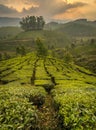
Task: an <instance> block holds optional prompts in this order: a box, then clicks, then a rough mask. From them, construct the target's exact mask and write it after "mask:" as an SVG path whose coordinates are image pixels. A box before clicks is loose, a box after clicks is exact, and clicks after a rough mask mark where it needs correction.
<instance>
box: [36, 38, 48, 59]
mask: <svg viewBox="0 0 96 130" xmlns="http://www.w3.org/2000/svg"><path fill="white" fill-rule="evenodd" d="M36 47H37V48H36V49H37V56H38V57H46V56H47V54H48V51H47V48H46V47H45V46H44V44H43V43H42V40H41V39H40V38H37V39H36Z"/></svg>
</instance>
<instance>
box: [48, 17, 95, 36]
mask: <svg viewBox="0 0 96 130" xmlns="http://www.w3.org/2000/svg"><path fill="white" fill-rule="evenodd" d="M46 29H49V30H56V31H60V32H62V33H65V34H67V35H69V36H73V37H85V36H90V37H93V36H96V21H87V19H78V20H75V21H71V22H68V23H65V24H56V23H53V22H51V23H48V24H47V25H46Z"/></svg>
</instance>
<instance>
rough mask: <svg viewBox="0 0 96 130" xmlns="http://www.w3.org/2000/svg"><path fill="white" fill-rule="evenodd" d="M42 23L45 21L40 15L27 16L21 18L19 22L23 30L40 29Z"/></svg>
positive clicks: (42, 25)
mask: <svg viewBox="0 0 96 130" xmlns="http://www.w3.org/2000/svg"><path fill="white" fill-rule="evenodd" d="M44 24H45V21H44V19H43V17H42V16H39V17H36V16H27V17H25V18H22V21H21V22H20V25H21V27H22V29H23V30H25V31H32V30H42V29H43V27H44Z"/></svg>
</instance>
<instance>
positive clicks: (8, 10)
mask: <svg viewBox="0 0 96 130" xmlns="http://www.w3.org/2000/svg"><path fill="white" fill-rule="evenodd" d="M16 13H18V12H17V11H16V10H15V9H13V8H9V7H7V6H5V5H2V4H0V15H4V14H5V15H7V14H16Z"/></svg>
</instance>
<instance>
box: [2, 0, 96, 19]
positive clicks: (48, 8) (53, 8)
mask: <svg viewBox="0 0 96 130" xmlns="http://www.w3.org/2000/svg"><path fill="white" fill-rule="evenodd" d="M74 1H75V2H74ZM83 1H84V0H81V1H80V0H73V2H71V3H70V2H68V0H65V1H64V0H14V1H13V0H0V16H8V17H9V16H11V17H14V16H16V17H23V16H26V15H43V16H44V17H45V19H47V20H48V19H76V18H79V17H86V18H90V19H95V13H96V11H95V9H92V7H93V6H94V7H95V6H96V4H95V3H96V0H92V1H93V2H92V4H91V3H90V1H89V2H88V1H87V3H86V2H83ZM93 3H94V4H93ZM89 4H91V6H90V5H89ZM20 9H22V10H21V12H20Z"/></svg>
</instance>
